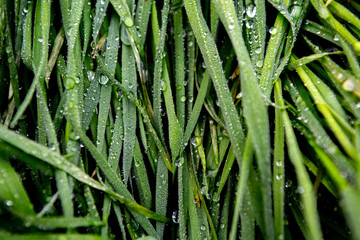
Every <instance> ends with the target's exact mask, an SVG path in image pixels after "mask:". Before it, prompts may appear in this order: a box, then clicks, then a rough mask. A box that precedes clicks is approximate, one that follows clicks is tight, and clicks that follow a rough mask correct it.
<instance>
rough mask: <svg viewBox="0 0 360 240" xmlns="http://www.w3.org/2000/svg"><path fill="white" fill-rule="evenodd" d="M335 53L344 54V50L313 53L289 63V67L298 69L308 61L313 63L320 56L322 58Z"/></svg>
mask: <svg viewBox="0 0 360 240" xmlns="http://www.w3.org/2000/svg"><path fill="white" fill-rule="evenodd" d="M333 54H342V52H340V51H338V52H325V53H317V54H312V55H309V56H306V57H302V58H300V59H297V60H296V61H294V62H291V63H290V64H289V66H288V68H289V69H290V70H294V69H296V68H298V67H301V66H303V65H306V64H308V63H311V62H312V61H315V60H318V59H319V58H322V57H324V56H328V55H333Z"/></svg>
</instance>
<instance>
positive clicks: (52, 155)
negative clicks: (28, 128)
mask: <svg viewBox="0 0 360 240" xmlns="http://www.w3.org/2000/svg"><path fill="white" fill-rule="evenodd" d="M0 133H1V134H0V139H1V140H2V141H4V142H7V143H9V144H11V145H13V146H15V147H17V148H19V149H20V150H22V151H24V152H25V153H27V154H30V155H32V156H34V157H37V158H39V159H41V160H42V161H45V162H47V163H49V164H51V165H53V166H54V167H56V168H59V169H61V170H63V171H65V172H67V173H68V174H70V175H71V176H72V177H74V178H75V179H77V180H79V181H80V182H83V183H85V184H87V185H89V186H91V187H93V188H96V189H98V190H101V191H104V192H106V193H108V194H110V195H111V196H112V197H114V198H115V199H116V200H119V201H120V202H121V203H123V204H125V205H126V206H127V207H128V208H129V209H131V210H134V211H137V212H139V213H140V214H143V215H144V216H146V217H148V218H152V219H155V220H159V221H165V222H166V221H168V219H167V218H165V217H164V216H162V215H160V214H157V213H153V212H151V211H149V210H147V209H146V208H144V207H142V206H140V205H138V204H137V203H135V202H134V201H133V200H132V196H131V195H130V193H129V192H128V191H127V190H124V192H123V193H124V196H123V195H119V194H118V193H115V192H113V191H112V190H110V189H108V188H107V187H105V186H103V185H102V184H100V183H99V182H98V181H96V180H94V179H93V178H91V177H90V176H88V175H87V174H86V173H84V172H83V171H82V170H81V169H80V168H78V167H77V166H76V165H74V164H73V163H71V162H69V161H67V160H66V159H65V158H64V157H62V156H61V155H59V154H58V153H56V152H53V151H51V150H49V149H48V148H47V147H45V146H43V145H40V144H38V143H36V142H34V141H31V140H29V139H27V138H25V137H23V136H21V135H19V134H16V133H14V132H12V131H10V130H8V129H6V128H5V127H4V126H3V125H1V126H0ZM77 133H78V134H79V136H80V138H81V139H83V140H84V141H85V142H86V147H87V148H88V149H89V150H90V151H91V152H92V153H94V155H95V156H96V158H100V159H101V158H102V156H101V154H100V153H99V152H97V149H96V147H95V146H94V145H93V144H92V143H91V142H90V140H89V139H88V138H87V137H86V135H85V134H84V133H83V132H82V131H80V130H79V132H77ZM104 162H105V160H104ZM109 169H110V168H109ZM104 172H105V171H104ZM107 172H110V175H111V176H113V175H114V174H115V173H114V172H113V170H111V169H110V170H109V171H107ZM115 178H117V177H115ZM108 179H109V180H111V179H113V178H111V177H110V178H108ZM111 182H112V184H113V185H114V186H115V187H116V190H117V191H119V190H120V189H122V188H123V187H121V184H122V183H121V181H119V180H118V181H116V182H115V181H111ZM119 192H120V191H119ZM129 199H131V200H129Z"/></svg>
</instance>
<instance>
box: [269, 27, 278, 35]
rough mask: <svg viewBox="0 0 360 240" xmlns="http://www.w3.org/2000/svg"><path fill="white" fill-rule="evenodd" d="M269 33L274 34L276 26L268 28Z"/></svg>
mask: <svg viewBox="0 0 360 240" xmlns="http://www.w3.org/2000/svg"><path fill="white" fill-rule="evenodd" d="M269 33H270V34H271V35H275V34H276V33H277V29H276V27H272V28H270V30H269Z"/></svg>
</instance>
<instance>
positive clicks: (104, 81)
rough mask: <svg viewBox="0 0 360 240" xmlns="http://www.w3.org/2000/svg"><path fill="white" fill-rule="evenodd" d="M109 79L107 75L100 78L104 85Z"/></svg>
mask: <svg viewBox="0 0 360 240" xmlns="http://www.w3.org/2000/svg"><path fill="white" fill-rule="evenodd" d="M108 81H109V78H108V77H107V76H105V75H101V77H100V79H99V83H100V84H102V85H105V84H107V82H108Z"/></svg>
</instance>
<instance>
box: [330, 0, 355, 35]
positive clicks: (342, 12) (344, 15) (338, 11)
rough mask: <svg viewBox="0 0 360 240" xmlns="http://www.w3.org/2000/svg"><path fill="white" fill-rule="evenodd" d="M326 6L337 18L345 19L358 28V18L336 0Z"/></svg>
mask: <svg viewBox="0 0 360 240" xmlns="http://www.w3.org/2000/svg"><path fill="white" fill-rule="evenodd" d="M327 8H328V9H329V10H330V12H332V13H333V14H334V15H335V16H337V17H338V18H339V19H342V20H345V21H347V22H348V23H350V24H352V25H354V26H355V27H356V28H357V29H360V19H359V18H358V17H357V15H355V14H354V13H353V12H351V11H350V10H349V9H347V8H346V7H345V6H343V5H341V4H340V3H338V2H337V1H331V2H330V4H329V5H327Z"/></svg>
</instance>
